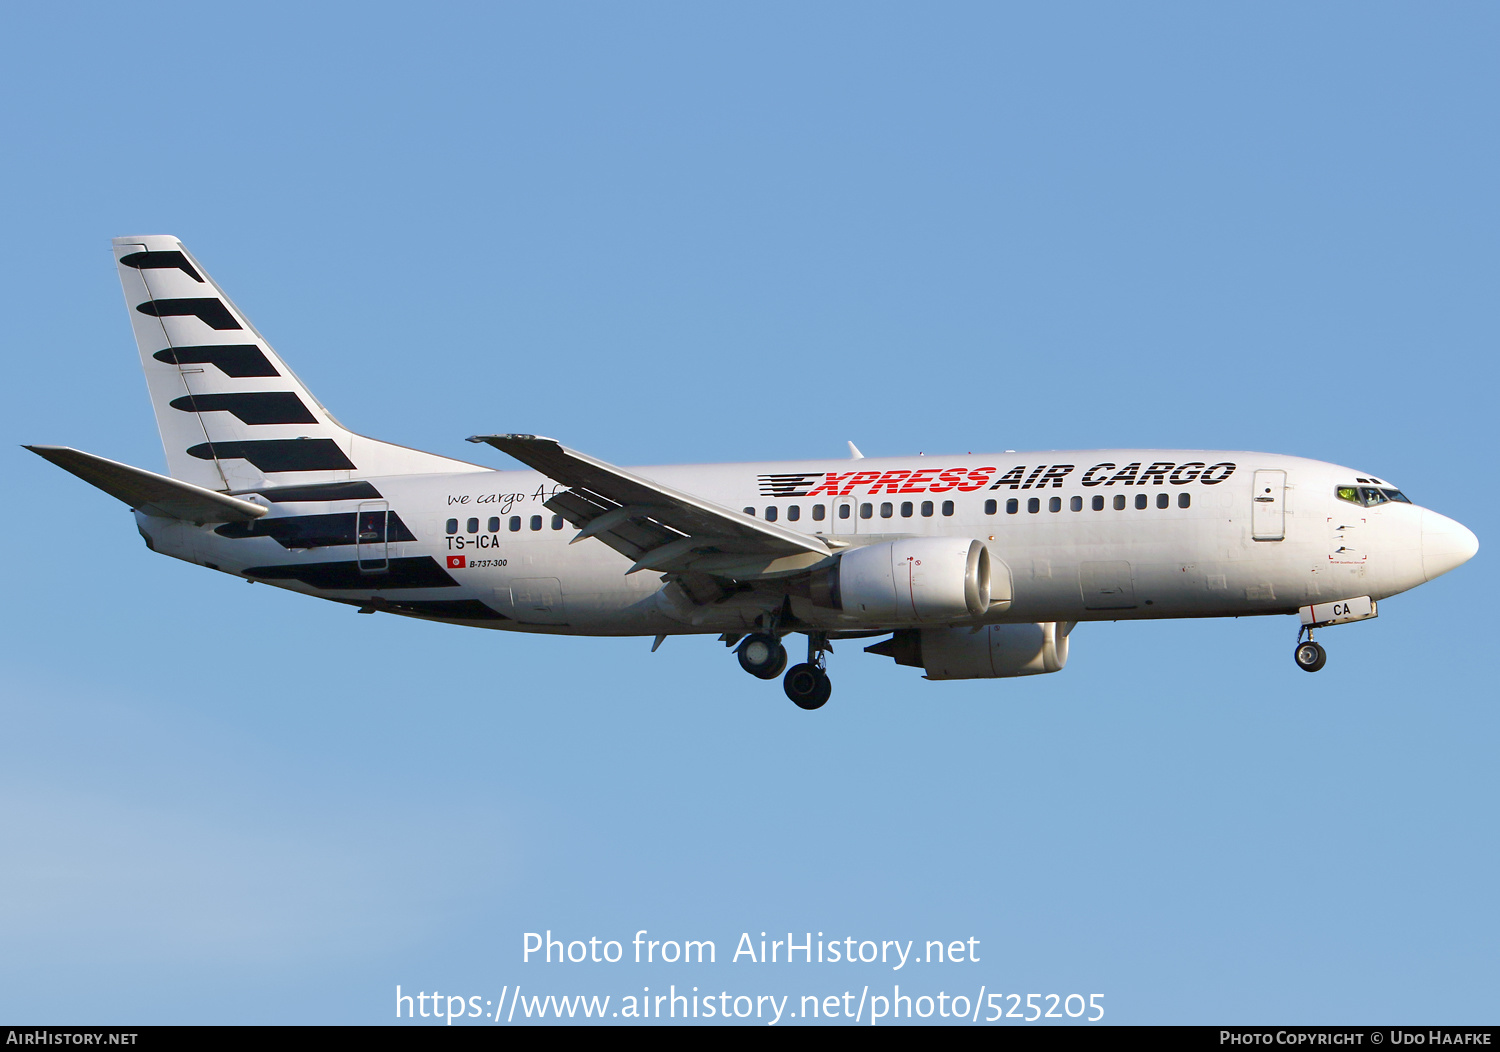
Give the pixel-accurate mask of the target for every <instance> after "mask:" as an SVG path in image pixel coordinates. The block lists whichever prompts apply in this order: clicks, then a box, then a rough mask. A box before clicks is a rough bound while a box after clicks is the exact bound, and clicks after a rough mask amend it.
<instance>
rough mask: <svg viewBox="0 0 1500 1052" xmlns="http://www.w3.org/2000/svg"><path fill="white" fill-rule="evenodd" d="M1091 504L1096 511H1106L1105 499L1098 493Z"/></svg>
mask: <svg viewBox="0 0 1500 1052" xmlns="http://www.w3.org/2000/svg"><path fill="white" fill-rule="evenodd" d="M1090 503H1091V504H1092V505H1093V508H1094V510H1095V511H1103V510H1104V498H1103V497H1101V496H1099V495H1098V494H1097V493H1096V494H1095V495H1094V499H1093V500H1092V501H1090Z"/></svg>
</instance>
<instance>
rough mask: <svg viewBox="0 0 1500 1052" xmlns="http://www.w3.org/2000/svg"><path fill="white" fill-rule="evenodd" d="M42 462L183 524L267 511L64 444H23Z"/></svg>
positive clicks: (229, 519) (247, 517)
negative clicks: (183, 521)
mask: <svg viewBox="0 0 1500 1052" xmlns="http://www.w3.org/2000/svg"><path fill="white" fill-rule="evenodd" d="M26 448H27V449H29V450H31V451H32V452H33V453H35V454H36V455H37V456H39V457H41V458H42V459H43V460H48V461H51V462H52V463H54V464H56V465H57V466H58V467H60V468H62V469H63V470H64V471H69V472H72V473H73V474H74V475H77V476H78V477H79V478H81V479H83V481H85V482H87V483H88V484H89V485H91V486H94V487H97V488H98V489H102V490H103V491H104V492H105V493H108V494H109V495H110V496H111V497H117V498H119V499H120V500H123V501H124V502H125V503H126V504H128V505H130V506H131V507H132V508H135V509H137V510H138V511H144V512H145V513H146V514H148V515H158V516H161V517H163V518H168V519H183V520H186V521H188V522H197V523H204V522H249V521H250V520H252V519H258V518H260V517H261V516H262V515H264V514H265V513H266V512H267V510H268V509H266V508H263V507H261V506H260V505H259V504H253V503H251V502H250V501H248V500H240V499H239V498H238V497H231V496H229V495H228V494H227V493H218V492H216V491H214V490H211V489H204V488H203V487H202V486H195V485H193V484H192V483H191V482H183V481H182V480H181V479H173V478H167V476H165V475H158V474H157V473H156V472H154V471H147V470H145V469H144V468H134V467H131V466H130V465H129V464H121V463H120V462H119V461H117V460H106V459H105V458H104V457H96V456H94V455H93V454H92V453H85V452H83V451H82V450H77V449H70V448H69V447H67V446H27V447H26Z"/></svg>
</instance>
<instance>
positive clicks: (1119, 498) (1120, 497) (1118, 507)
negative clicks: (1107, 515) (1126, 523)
mask: <svg viewBox="0 0 1500 1052" xmlns="http://www.w3.org/2000/svg"><path fill="white" fill-rule="evenodd" d="M1124 510H1125V494H1123V493H1116V494H1115V511H1124Z"/></svg>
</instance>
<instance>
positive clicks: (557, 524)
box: [495, 515, 563, 530]
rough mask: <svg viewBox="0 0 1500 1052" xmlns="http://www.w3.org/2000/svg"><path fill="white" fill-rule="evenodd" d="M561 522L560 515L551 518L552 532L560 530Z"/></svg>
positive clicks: (497, 527)
mask: <svg viewBox="0 0 1500 1052" xmlns="http://www.w3.org/2000/svg"><path fill="white" fill-rule="evenodd" d="M562 522H563V520H562V516H561V515H554V516H552V528H553V529H554V530H560V529H562ZM499 528H500V527H499V526H496V527H495V529H497V530H498V529H499Z"/></svg>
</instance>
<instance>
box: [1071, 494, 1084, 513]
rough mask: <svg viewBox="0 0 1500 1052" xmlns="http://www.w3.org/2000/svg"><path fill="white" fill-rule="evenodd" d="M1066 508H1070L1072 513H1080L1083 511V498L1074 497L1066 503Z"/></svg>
mask: <svg viewBox="0 0 1500 1052" xmlns="http://www.w3.org/2000/svg"><path fill="white" fill-rule="evenodd" d="M1068 507H1069V508H1071V509H1072V510H1073V511H1082V510H1083V498H1082V497H1074V498H1073V499H1072V500H1070V501H1068Z"/></svg>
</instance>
